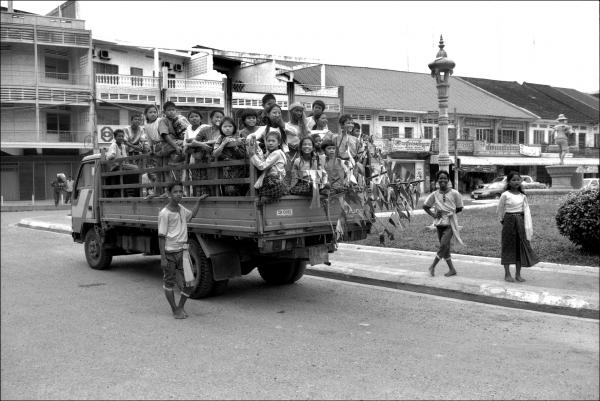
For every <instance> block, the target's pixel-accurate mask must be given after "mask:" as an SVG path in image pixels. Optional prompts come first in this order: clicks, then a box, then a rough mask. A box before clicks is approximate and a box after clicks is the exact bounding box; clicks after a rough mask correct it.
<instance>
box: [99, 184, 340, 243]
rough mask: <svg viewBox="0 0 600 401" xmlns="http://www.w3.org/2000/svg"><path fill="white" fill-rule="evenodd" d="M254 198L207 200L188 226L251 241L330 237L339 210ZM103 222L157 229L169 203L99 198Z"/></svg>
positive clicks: (305, 201) (189, 201)
mask: <svg viewBox="0 0 600 401" xmlns="http://www.w3.org/2000/svg"><path fill="white" fill-rule="evenodd" d="M257 200H258V198H256V197H252V196H236V197H208V198H206V199H204V200H203V201H202V204H201V207H200V210H199V211H198V214H197V215H196V216H195V217H194V218H193V219H192V221H191V222H190V223H188V227H189V228H190V229H191V230H192V231H195V232H199V233H205V234H220V235H226V236H236V237H249V238H263V239H267V238H272V237H277V238H285V237H298V236H304V235H315V234H331V233H332V232H333V229H334V228H335V224H336V222H337V219H338V216H339V214H340V208H339V203H338V202H331V205H330V207H329V213H326V212H325V210H324V208H323V207H319V208H316V209H310V203H311V198H310V197H305V196H292V195H289V196H284V197H282V198H281V199H280V200H279V201H277V202H273V203H267V204H258V202H257ZM195 201H196V200H195V198H184V199H183V201H182V202H181V204H182V205H184V206H185V207H187V208H188V209H192V208H193V205H194V203H195ZM99 202H100V205H101V210H102V216H101V221H102V222H103V223H104V224H106V225H107V226H111V227H118V226H124V227H126V226H135V227H143V228H148V229H157V228H158V227H157V226H158V212H159V211H160V210H161V209H162V208H163V207H164V206H166V204H167V202H168V200H167V199H150V200H144V199H142V198H134V197H126V198H100V199H99Z"/></svg>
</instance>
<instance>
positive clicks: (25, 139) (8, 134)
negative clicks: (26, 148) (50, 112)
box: [2, 129, 92, 146]
mask: <svg viewBox="0 0 600 401" xmlns="http://www.w3.org/2000/svg"><path fill="white" fill-rule="evenodd" d="M91 140H92V136H91V134H90V132H89V131H53V130H46V131H44V132H40V133H39V135H38V133H37V132H35V131H32V130H10V129H2V146H10V144H11V143H31V144H34V143H38V144H44V143H56V144H59V143H63V144H72V143H78V144H80V145H83V144H86V145H87V144H91Z"/></svg>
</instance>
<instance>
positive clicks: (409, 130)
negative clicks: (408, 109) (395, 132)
mask: <svg viewBox="0 0 600 401" xmlns="http://www.w3.org/2000/svg"><path fill="white" fill-rule="evenodd" d="M404 137H405V138H412V137H413V127H404Z"/></svg>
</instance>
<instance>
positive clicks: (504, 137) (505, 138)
mask: <svg viewBox="0 0 600 401" xmlns="http://www.w3.org/2000/svg"><path fill="white" fill-rule="evenodd" d="M498 139H499V141H498V143H507V144H516V143H518V142H517V131H516V130H512V129H503V130H501V131H500V135H499V138H498Z"/></svg>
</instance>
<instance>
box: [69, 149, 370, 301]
mask: <svg viewBox="0 0 600 401" xmlns="http://www.w3.org/2000/svg"><path fill="white" fill-rule="evenodd" d="M150 160H152V159H151V158H150V156H147V155H141V156H131V157H127V158H123V159H118V160H110V161H108V160H104V156H103V155H99V154H98V155H91V156H87V157H85V158H84V159H83V161H82V163H81V166H80V168H79V172H78V175H77V180H76V182H75V186H74V189H73V200H72V213H71V215H72V226H73V227H72V228H73V234H72V235H73V239H74V240H75V241H76V242H79V243H84V244H85V254H86V259H87V262H88V264H89V265H90V267H92V268H94V269H106V268H108V267H109V266H110V263H111V261H112V257H113V256H114V255H126V254H139V253H143V254H145V255H159V254H160V251H159V248H158V234H157V231H158V212H159V211H160V210H161V209H162V208H163V207H164V206H165V205H166V204H167V202H168V199H164V198H161V199H159V198H152V199H145V198H144V197H143V196H142V192H143V189H144V187H145V186H146V185H144V184H142V183H141V176H142V175H143V174H144V173H152V172H154V173H157V174H158V175H159V176H160V175H161V174H162V175H166V174H170V173H171V171H180V170H182V169H186V170H188V171H189V170H190V169H204V170H206V171H210V170H212V174H210V175H208V174H207V175H208V176H211V177H213V178H211V179H205V180H189V179H188V180H185V181H183V184H184V186H185V187H187V188H189V187H193V186H204V187H208V188H212V189H211V193H215V194H218V196H209V197H207V198H206V199H204V200H203V201H202V206H201V208H200V211H199V212H198V213H197V215H196V216H195V217H194V218H193V219H192V221H191V222H190V223H188V230H189V233H188V234H189V235H188V237H189V246H190V255H191V257H192V261H193V270H194V274H195V275H196V276H197V277H198V278H199V280H198V282H199V284H198V286H197V288H196V290H195V291H194V293H193V295H192V297H193V298H202V297H207V296H210V295H218V294H220V293H222V292H223V291H224V290H225V289H226V287H227V282H228V280H229V279H230V278H233V277H238V276H241V275H245V274H248V273H250V272H251V271H252V270H253V269H254V268H255V267H257V268H258V271H259V273H260V275H261V277H262V278H263V279H264V280H265V281H266V282H268V283H272V284H290V283H293V282H295V281H297V280H298V279H300V277H302V275H303V273H304V270H305V267H306V263H307V262H309V263H310V264H311V265H314V264H320V263H329V260H328V253H331V252H334V251H335V249H336V246H335V232H334V231H335V225H336V222H337V219H338V217H339V215H340V207H339V203H338V202H322V203H323V204H324V206H321V207H318V208H314V209H311V208H310V204H311V198H310V197H306V196H284V197H282V198H281V199H280V200H278V201H275V202H271V203H263V202H259V198H258V196H256V193H255V190H254V187H253V184H254V182H255V181H256V177H257V171H256V169H255V168H254V167H253V166H250V165H249V164H248V161H246V160H234V161H221V162H213V163H205V164H200V163H198V164H183V165H180V166H167V167H148V162H149V161H150ZM239 166H248V168H246V169H245V170H246V172H247V174H246V176H245V177H242V178H223V168H224V167H234V168H238V169H239ZM232 184H234V185H246V188H248V195H246V196H220V193H221V191H220V190H219V187H220V186H225V185H232ZM167 185H168V184H167V183H166V182H164V181H163V182H159V183H157V184H156V187H158V192H159V193H160V192H162V188H163V187H166V186H167ZM196 200H197V198H196V197H184V199H183V201H182V204H183V205H184V206H186V207H187V208H189V209H191V208H192V206H193V204H194V203H195V202H196ZM367 225H368V224H367ZM367 231H368V230H365V229H364V228H362V227H361V226H360V225H359V224H356V223H352V224H348V231H347V232H346V233H345V239H347V240H358V239H362V238H365V237H366V235H367ZM180 280H182V278H180Z"/></svg>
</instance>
